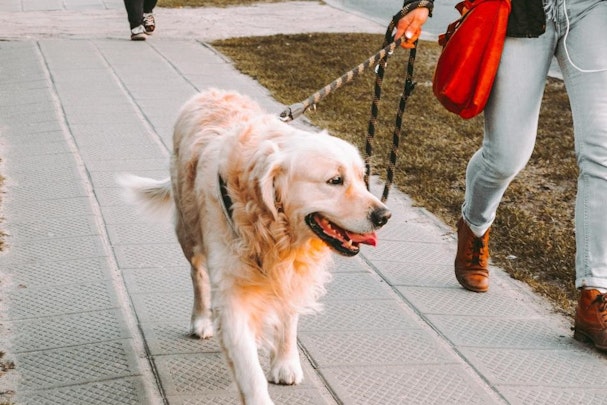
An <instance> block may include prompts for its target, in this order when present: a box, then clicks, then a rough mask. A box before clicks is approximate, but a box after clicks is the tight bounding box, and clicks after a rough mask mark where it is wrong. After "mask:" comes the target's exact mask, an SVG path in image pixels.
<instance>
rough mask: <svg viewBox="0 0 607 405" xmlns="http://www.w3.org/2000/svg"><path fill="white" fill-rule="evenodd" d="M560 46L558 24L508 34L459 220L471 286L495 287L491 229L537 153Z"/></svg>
mask: <svg viewBox="0 0 607 405" xmlns="http://www.w3.org/2000/svg"><path fill="white" fill-rule="evenodd" d="M555 46H556V35H555V29H554V24H552V23H549V24H548V29H547V32H546V33H545V34H544V35H543V36H542V37H540V38H506V41H505V44H504V51H503V53H502V58H501V62H500V66H499V69H498V73H497V76H496V79H495V83H494V85H493V89H492V91H491V96H490V97H489V101H488V103H487V106H486V107H485V133H484V138H483V143H482V146H481V148H480V149H479V150H478V151H477V152H476V153H475V154H474V156H472V159H470V162H469V163H468V168H467V170H466V192H465V197H464V204H463V205H462V218H461V219H460V220H459V221H458V223H457V254H456V257H455V263H454V267H455V277H456V279H457V281H458V282H459V283H460V284H461V286H462V287H464V288H466V289H468V290H470V291H474V292H485V291H487V290H488V289H489V264H488V262H489V246H488V245H489V228H490V227H491V224H492V223H493V220H494V219H495V213H496V211H497V207H498V205H499V203H500V200H501V199H502V196H503V194H504V192H505V191H506V188H507V187H508V185H509V184H510V182H511V181H512V179H513V178H514V176H516V174H517V173H518V172H519V171H520V170H522V169H523V167H525V165H526V164H527V161H528V160H529V157H530V156H531V153H532V152H533V146H534V144H535V138H536V133H537V122H538V116H539V110H540V104H541V101H542V96H543V93H544V86H545V83H546V75H547V73H548V69H549V67H550V62H551V60H552V57H553V55H554V47H555Z"/></svg>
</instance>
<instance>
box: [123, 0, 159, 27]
mask: <svg viewBox="0 0 607 405" xmlns="http://www.w3.org/2000/svg"><path fill="white" fill-rule="evenodd" d="M157 2H158V0H124V7H125V8H126V13H127V15H128V17H129V25H130V26H131V29H133V28H135V27H138V26H140V25H141V24H143V13H151V12H152V11H154V7H156V3H157Z"/></svg>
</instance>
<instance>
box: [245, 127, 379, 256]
mask: <svg viewBox="0 0 607 405" xmlns="http://www.w3.org/2000/svg"><path fill="white" fill-rule="evenodd" d="M258 154H259V155H263V157H262V158H261V157H260V159H261V160H260V161H262V162H263V163H262V164H261V165H260V170H259V171H258V172H257V176H256V177H257V181H258V184H259V189H260V192H261V196H262V200H263V202H264V204H265V205H266V206H267V208H268V210H269V211H270V212H271V213H272V215H274V217H275V218H277V217H278V215H279V213H281V212H282V213H283V214H284V215H285V216H286V218H287V221H288V223H289V227H290V228H291V231H292V233H293V236H294V237H295V238H298V239H300V238H308V239H309V238H320V239H321V240H322V241H324V242H325V243H326V244H327V245H328V246H330V247H331V248H332V249H334V250H335V251H337V252H338V253H340V254H342V255H345V256H354V255H356V254H357V253H358V252H359V250H360V245H361V244H368V245H373V246H375V244H376V243H377V236H376V234H375V231H376V230H377V229H379V228H381V227H382V226H383V225H384V224H386V222H387V221H388V219H389V218H390V215H391V214H390V211H389V210H388V208H387V207H386V206H385V205H384V204H383V203H382V202H381V201H379V200H378V199H377V198H376V197H375V196H374V195H372V194H371V193H370V192H369V191H368V190H367V189H366V186H365V183H364V162H363V160H362V158H361V156H360V154H359V153H358V150H357V149H356V148H355V147H354V146H353V145H351V144H349V143H348V142H345V141H343V140H341V139H339V138H336V137H333V136H330V135H328V134H327V133H326V132H322V133H319V134H313V133H309V132H304V131H294V132H293V133H292V134H291V135H289V136H286V137H282V138H274V139H272V140H268V141H266V142H264V143H263V145H262V147H260V148H259V149H258Z"/></svg>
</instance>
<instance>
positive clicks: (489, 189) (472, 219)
mask: <svg viewBox="0 0 607 405" xmlns="http://www.w3.org/2000/svg"><path fill="white" fill-rule="evenodd" d="M553 2H554V6H556V7H555V8H554V10H556V13H555V16H554V20H550V21H548V22H547V27H546V33H545V34H543V35H542V36H540V37H539V38H506V42H505V44H504V52H503V55H502V59H501V62H500V67H499V70H498V74H497V77H496V80H495V84H494V87H493V90H492V93H491V97H490V98H489V102H488V104H487V107H486V109H485V112H484V114H485V134H484V139H483V143H482V146H481V148H480V149H479V150H478V151H477V152H476V153H475V154H474V156H473V157H472V159H471V160H470V162H469V164H468V168H467V172H466V194H465V198H464V204H463V206H462V214H463V217H464V219H465V220H466V222H467V223H468V225H469V226H470V229H471V230H472V231H473V232H474V233H475V234H476V235H477V236H481V235H483V234H484V233H485V231H486V230H487V229H488V228H489V227H490V226H491V224H492V223H493V221H494V219H495V213H496V211H497V207H498V205H499V203H500V200H501V199H502V196H503V194H504V192H505V191H506V188H507V187H508V185H509V184H510V182H511V181H512V179H513V178H514V177H515V176H516V174H517V173H519V171H521V170H522V169H523V168H524V167H525V165H526V164H527V162H528V160H529V158H530V157H531V153H532V151H533V147H534V144H535V138H536V133H537V125H538V116H539V110H540V103H541V101H542V95H543V93H544V86H545V83H546V76H547V73H548V70H549V67H550V63H551V61H552V58H553V56H556V58H557V60H558V63H559V65H560V68H561V71H562V73H563V78H564V81H565V86H566V88H567V93H568V95H569V100H570V103H571V109H572V112H573V122H574V124H573V126H574V134H575V153H576V157H577V162H578V166H579V178H578V191H577V200H576V208H575V232H576V247H577V253H576V287H578V288H580V287H595V288H596V287H598V288H607V1H605V0H603V1H599V0H565V1H563V0H553ZM565 8H566V10H567V14H565V13H564V9H565ZM567 20H568V21H569V23H568V22H567ZM567 27H569V30H567ZM554 163H555V164H558V162H554Z"/></svg>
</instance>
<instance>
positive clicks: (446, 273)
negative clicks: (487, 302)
mask: <svg viewBox="0 0 607 405" xmlns="http://www.w3.org/2000/svg"><path fill="white" fill-rule="evenodd" d="M373 267H374V268H375V269H377V271H378V272H379V273H380V274H381V275H382V276H383V277H384V278H385V279H386V281H387V282H388V283H389V284H390V285H393V286H397V285H399V286H416V287H457V286H459V284H458V283H457V280H456V279H455V276H454V274H453V264H449V265H447V264H438V263H434V262H424V263H414V262H402V261H385V260H373Z"/></svg>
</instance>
